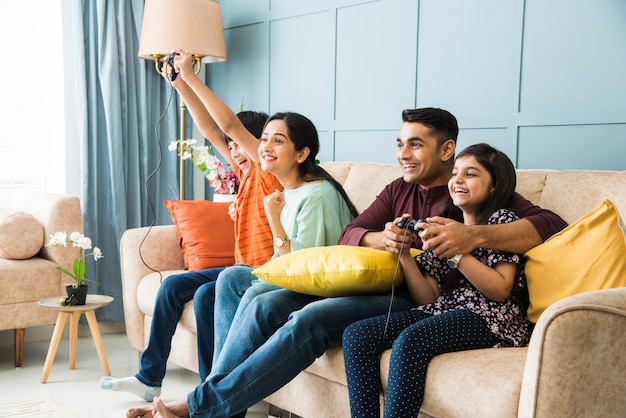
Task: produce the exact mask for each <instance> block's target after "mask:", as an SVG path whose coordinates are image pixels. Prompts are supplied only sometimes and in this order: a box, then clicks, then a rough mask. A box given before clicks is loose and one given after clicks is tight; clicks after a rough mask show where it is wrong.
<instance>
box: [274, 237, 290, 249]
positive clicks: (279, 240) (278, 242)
mask: <svg viewBox="0 0 626 418" xmlns="http://www.w3.org/2000/svg"><path fill="white" fill-rule="evenodd" d="M287 242H289V237H285V238H278V237H274V245H276V246H277V247H278V248H280V247H282V246H283V245H285V243H287Z"/></svg>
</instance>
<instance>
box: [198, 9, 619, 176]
mask: <svg viewBox="0 0 626 418" xmlns="http://www.w3.org/2000/svg"><path fill="white" fill-rule="evenodd" d="M221 9H222V19H223V23H224V28H225V37H226V48H227V54H228V60H227V62H225V63H222V64H213V65H211V66H209V85H210V86H211V87H212V88H213V90H214V91H215V92H216V93H217V94H218V95H219V96H220V97H222V98H223V99H224V100H225V101H226V102H227V103H228V104H229V106H231V107H232V108H233V109H235V110H236V109H237V108H238V107H239V104H240V103H241V102H242V100H243V104H244V106H245V108H246V109H248V110H264V111H267V112H269V113H273V112H277V111H284V110H290V111H296V112H299V113H302V114H304V115H306V116H308V117H310V118H311V119H312V120H313V122H314V123H315V124H316V126H317V128H318V130H319V131H320V139H321V142H322V147H321V148H322V149H321V151H320V155H319V158H320V159H321V160H322V161H330V160H335V161H380V162H389V163H395V161H396V160H395V139H396V136H397V131H398V128H399V126H400V123H401V120H400V112H401V111H402V109H404V108H413V107H423V106H435V107H442V108H444V109H447V110H449V111H451V112H452V113H453V114H455V115H456V116H457V118H458V120H459V125H460V127H461V133H460V135H459V145H458V146H459V147H460V148H463V147H465V146H467V145H469V144H472V143H475V142H488V143H491V144H492V145H494V146H496V147H498V148H500V149H501V150H503V151H505V152H506V153H507V154H508V155H509V157H511V159H512V160H513V161H514V162H515V163H516V166H517V167H519V168H555V169H612V170H624V169H626V81H625V78H626V1H624V0H526V1H523V0H515V1H514V0H509V1H502V0H473V1H466V0H421V1H417V0H379V1H356V0H353V1H348V0H343V1H342V0H335V1H332V0H327V1H324V0H318V1H310V0H306V1H303V0H228V1H222V2H221Z"/></svg>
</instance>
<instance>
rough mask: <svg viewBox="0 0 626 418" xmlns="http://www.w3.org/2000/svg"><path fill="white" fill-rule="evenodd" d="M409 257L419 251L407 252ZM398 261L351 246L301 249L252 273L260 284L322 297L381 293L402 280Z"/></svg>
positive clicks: (389, 254)
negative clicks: (261, 281)
mask: <svg viewBox="0 0 626 418" xmlns="http://www.w3.org/2000/svg"><path fill="white" fill-rule="evenodd" d="M411 253H412V254H413V255H415V254H417V253H419V250H411ZM397 260H398V257H397V256H396V255H394V254H391V253H389V252H387V251H383V250H376V249H373V248H367V247H356V246H352V245H331V246H326V247H313V248H305V249H302V250H298V251H294V252H291V253H289V254H285V255H282V256H280V257H278V258H274V259H272V260H271V261H269V262H267V263H265V264H264V265H262V266H261V267H259V268H257V269H256V270H254V271H253V272H252V273H253V274H254V275H256V276H257V277H259V278H260V279H261V280H263V281H266V282H269V283H272V284H275V285H277V286H280V287H283V288H285V289H289V290H293V291H294V292H298V293H304V294H308V295H316V296H323V297H333V296H349V295H361V294H369V293H384V292H388V291H390V290H391V287H392V285H394V284H395V285H396V286H398V285H399V284H401V283H402V282H403V280H404V276H403V274H402V267H400V266H399V265H398V269H397V276H396V278H395V283H394V273H395V272H396V264H397Z"/></svg>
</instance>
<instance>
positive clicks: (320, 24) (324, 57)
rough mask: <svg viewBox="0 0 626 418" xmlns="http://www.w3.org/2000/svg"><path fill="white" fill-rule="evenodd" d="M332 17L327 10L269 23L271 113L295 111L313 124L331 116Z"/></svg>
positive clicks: (332, 68)
mask: <svg viewBox="0 0 626 418" xmlns="http://www.w3.org/2000/svg"><path fill="white" fill-rule="evenodd" d="M331 19H332V15H331V14H330V13H329V12H322V13H314V14H310V15H304V16H294V17H292V18H288V19H280V20H276V21H272V22H270V25H271V27H270V53H271V54H270V110H271V112H282V111H293V112H298V113H301V114H303V115H305V116H307V117H308V118H310V119H311V120H312V121H313V123H315V124H316V125H318V124H319V123H320V121H322V120H325V119H332V115H333V77H334V36H333V27H332V24H331V23H332V20H331ZM318 128H319V126H318Z"/></svg>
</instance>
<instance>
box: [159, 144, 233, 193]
mask: <svg viewBox="0 0 626 418" xmlns="http://www.w3.org/2000/svg"><path fill="white" fill-rule="evenodd" d="M180 144H181V140H180V139H179V140H177V141H172V142H171V143H170V145H169V147H168V149H169V150H170V151H176V150H179V156H180V152H181V151H180V149H179V148H180ZM181 158H182V159H183V160H191V161H192V162H193V164H194V165H195V166H196V168H198V169H199V170H200V171H201V172H202V174H204V177H205V178H206V179H207V180H208V181H209V185H210V186H211V187H213V188H214V189H215V193H217V194H237V192H238V191H239V179H238V178H237V176H236V175H235V173H234V172H232V171H230V170H226V169H225V168H224V164H223V163H222V162H221V161H220V160H219V159H218V158H217V157H216V156H215V154H214V153H213V148H211V147H208V146H206V145H198V143H197V141H196V140H195V139H185V140H182V156H181Z"/></svg>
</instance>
